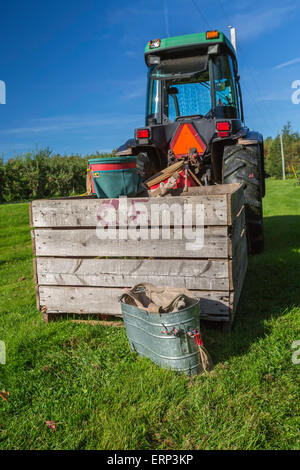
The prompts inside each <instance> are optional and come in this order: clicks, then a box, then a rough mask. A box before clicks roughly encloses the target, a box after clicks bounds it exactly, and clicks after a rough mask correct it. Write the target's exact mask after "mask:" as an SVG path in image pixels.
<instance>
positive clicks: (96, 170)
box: [88, 156, 141, 199]
mask: <svg viewBox="0 0 300 470" xmlns="http://www.w3.org/2000/svg"><path fill="white" fill-rule="evenodd" d="M88 164H89V169H90V172H91V177H92V192H93V194H96V195H97V197H98V198H101V199H103V198H118V197H119V196H135V195H136V194H137V193H138V192H139V186H140V183H141V177H140V175H139V174H138V173H137V171H136V157H135V156H126V157H112V158H92V159H90V160H89V161H88Z"/></svg>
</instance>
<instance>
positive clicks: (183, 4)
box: [0, 0, 300, 158]
mask: <svg viewBox="0 0 300 470" xmlns="http://www.w3.org/2000/svg"><path fill="white" fill-rule="evenodd" d="M299 21H300V2H299V1H298V2H297V1H290V0H287V1H285V2H282V1H278V0H272V1H271V0H264V1H263V2H262V1H260V2H256V1H248V0H237V1H236V0H232V1H229V0H227V1H226V0H210V1H202V0H151V1H123V0H111V1H109V2H102V1H100V0H65V1H61V0H60V1H57V0H51V1H50V0H26V2H24V0H19V1H17V0H11V1H10V2H2V4H1V28H0V39H1V40H0V58H1V62H0V64H1V66H0V80H3V81H5V83H6V104H5V105H2V104H1V105H0V154H3V155H4V158H8V157H12V156H13V155H15V154H16V153H20V152H25V151H28V150H32V149H34V148H35V147H36V146H38V147H39V148H43V147H45V146H49V147H50V148H51V149H52V150H53V151H54V152H59V153H66V154H71V153H80V154H86V153H93V152H95V151H96V150H98V151H110V150H111V149H112V148H115V147H118V146H119V145H120V144H122V143H123V142H124V141H125V140H127V139H128V138H130V137H132V136H133V130H134V128H135V127H139V126H142V125H143V123H144V109H145V89H146V66H145V63H144V57H143V52H144V47H145V44H146V43H147V41H148V40H149V39H152V38H157V37H166V36H168V35H171V36H176V35H180V34H189V33H196V32H200V31H206V30H207V29H209V28H211V29H220V30H223V31H224V32H225V33H227V32H228V31H229V30H228V25H229V24H231V25H233V26H235V27H236V28H237V35H238V57H239V64H240V75H241V85H242V91H243V96H244V107H245V115H246V123H247V125H248V126H249V127H250V128H252V129H257V130H260V131H261V132H262V133H263V134H264V135H265V136H268V135H272V136H274V135H276V133H277V132H278V130H279V129H280V127H281V126H283V125H284V124H285V123H286V122H287V121H288V120H290V121H291V122H292V125H293V128H294V129H295V130H298V131H300V104H298V105H296V104H293V103H292V100H291V96H292V93H293V92H294V91H295V90H293V89H292V83H293V82H294V81H295V80H300V50H299ZM228 34H229V33H228Z"/></svg>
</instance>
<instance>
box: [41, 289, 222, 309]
mask: <svg viewBox="0 0 300 470" xmlns="http://www.w3.org/2000/svg"><path fill="white" fill-rule="evenodd" d="M124 291H125V289H121V288H117V287H116V288H109V287H104V288H103V287H67V286H40V287H39V293H40V302H41V305H40V308H42V307H46V308H47V312H49V313H77V314H106V315H114V316H120V315H121V308H120V304H119V302H118V297H119V296H120V295H121V294H122V293H123V292H124ZM192 292H193V293H195V294H196V295H197V296H198V297H200V298H201V302H200V309H201V313H202V315H203V316H206V315H221V316H229V313H230V310H229V292H228V293H226V292H217V291H212V292H209V291H192Z"/></svg>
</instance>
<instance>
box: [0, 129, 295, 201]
mask: <svg viewBox="0 0 300 470" xmlns="http://www.w3.org/2000/svg"><path fill="white" fill-rule="evenodd" d="M282 135H283V146H284V153H285V170H286V174H287V176H294V172H293V168H294V169H295V171H296V172H297V171H298V174H300V134H299V132H295V131H293V130H292V126H291V123H290V122H288V123H287V124H286V125H285V126H284V127H283V130H282ZM114 153H115V151H112V154H100V153H99V152H96V153H95V154H94V155H85V156H81V155H71V156H66V155H60V154H54V153H53V152H52V151H51V150H50V149H49V148H46V149H43V150H36V151H33V152H28V153H26V154H22V155H19V156H16V157H15V158H11V159H9V160H7V161H6V162H4V161H3V159H1V158H0V202H13V201H26V200H30V199H43V198H50V197H65V196H72V195H77V194H82V193H84V192H85V191H86V168H87V161H88V159H89V158H100V157H109V156H111V155H113V154H114ZM265 170H266V172H267V173H268V174H269V175H270V176H272V177H274V178H282V160H281V146H280V136H279V134H278V135H277V136H276V137H275V138H272V137H267V138H266V139H265Z"/></svg>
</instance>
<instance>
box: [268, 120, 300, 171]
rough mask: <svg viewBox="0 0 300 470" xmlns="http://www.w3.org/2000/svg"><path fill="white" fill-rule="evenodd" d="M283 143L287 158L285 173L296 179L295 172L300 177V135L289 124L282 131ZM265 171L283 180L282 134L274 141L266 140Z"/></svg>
mask: <svg viewBox="0 0 300 470" xmlns="http://www.w3.org/2000/svg"><path fill="white" fill-rule="evenodd" d="M282 141H283V148H284V156H285V171H286V175H287V176H292V177H294V176H295V175H294V171H293V168H294V170H295V171H296V172H297V171H298V175H299V176H300V134H299V132H295V131H293V129H292V125H291V123H290V122H288V123H287V124H286V125H285V126H284V127H283V129H282ZM265 170H266V172H267V173H268V174H269V175H270V176H273V177H274V178H282V158H281V144H280V134H279V133H278V134H277V136H276V137H275V138H274V139H273V138H272V137H267V138H266V139H265Z"/></svg>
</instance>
